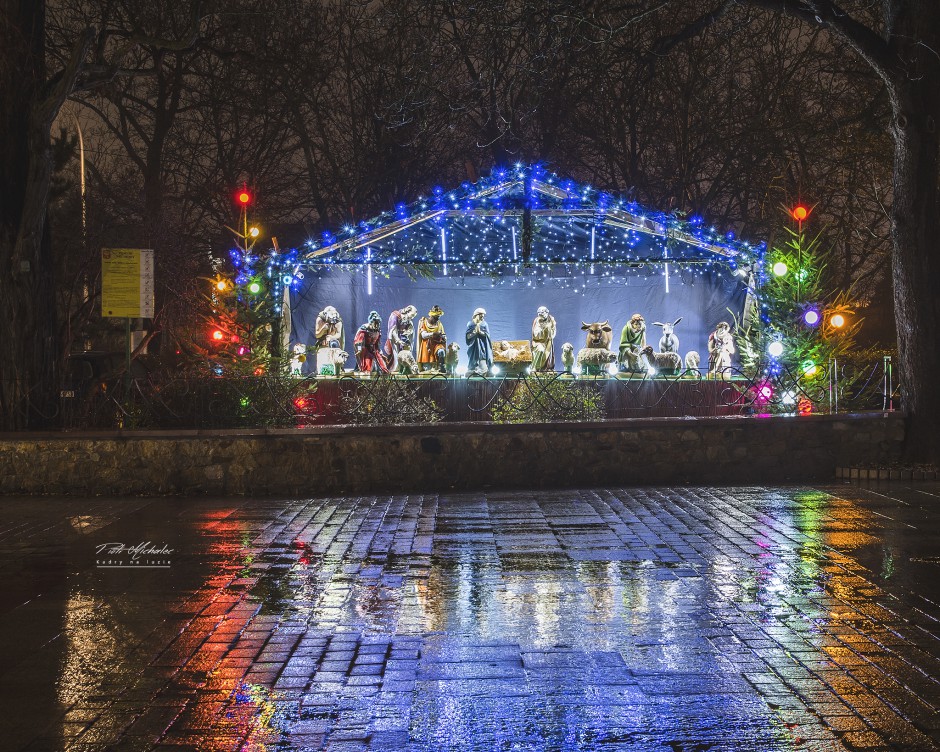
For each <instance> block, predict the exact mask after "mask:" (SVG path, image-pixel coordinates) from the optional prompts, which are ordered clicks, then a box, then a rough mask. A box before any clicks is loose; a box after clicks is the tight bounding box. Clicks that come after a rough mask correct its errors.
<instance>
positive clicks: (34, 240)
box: [0, 2, 55, 430]
mask: <svg viewBox="0 0 940 752" xmlns="http://www.w3.org/2000/svg"><path fill="white" fill-rule="evenodd" d="M0 13H2V18H0V20H2V25H0V28H3V29H5V30H7V29H9V30H15V31H16V33H15V34H14V33H10V34H8V36H9V37H10V40H9V41H10V44H9V45H7V44H5V45H3V46H2V52H0V91H2V92H4V94H3V101H2V107H0V109H2V111H3V114H2V115H0V118H2V119H0V144H3V146H2V158H3V159H2V163H3V170H2V171H0V320H2V321H3V326H2V327H0V427H2V428H4V429H7V430H9V429H13V428H22V427H25V426H26V425H28V423H29V422H30V417H31V416H33V415H35V413H36V412H37V411H38V412H39V413H40V414H41V413H42V412H45V411H48V410H49V409H50V405H49V404H47V403H48V395H46V397H47V398H46V399H42V395H43V392H44V391H45V392H48V390H43V389H42V387H41V384H42V379H43V377H44V376H45V377H46V378H48V377H49V376H50V374H49V372H48V371H49V369H50V368H51V365H52V364H51V362H50V361H49V360H47V357H46V356H47V355H49V354H50V351H53V350H54V347H53V343H54V337H55V319H54V310H55V308H54V302H53V301H54V298H53V294H52V289H51V287H50V286H49V285H48V284H46V282H47V281H48V278H47V277H46V276H45V275H47V274H49V275H51V273H52V269H51V265H48V266H49V268H46V269H43V265H44V263H48V260H49V259H48V258H47V256H48V252H49V243H48V240H47V239H46V238H45V235H46V232H45V231H46V212H45V207H46V200H47V197H48V193H49V183H50V180H51V176H52V156H51V145H50V139H49V131H48V126H47V128H46V133H45V138H43V136H42V133H41V124H40V121H41V120H42V114H43V113H42V109H41V108H40V107H38V106H37V105H38V104H39V102H40V101H41V99H42V96H43V84H44V83H45V66H44V61H43V55H44V27H45V24H44V20H45V7H44V3H42V2H36V3H17V2H4V3H3V5H2V7H0ZM43 295H44V296H46V297H45V300H43V299H41V297H40V296H43ZM49 308H51V309H52V311H53V319H52V321H45V320H43V319H44V318H45V316H47V315H48V313H49ZM53 359H54V358H53ZM37 398H38V399H37ZM44 403H45V404H44Z"/></svg>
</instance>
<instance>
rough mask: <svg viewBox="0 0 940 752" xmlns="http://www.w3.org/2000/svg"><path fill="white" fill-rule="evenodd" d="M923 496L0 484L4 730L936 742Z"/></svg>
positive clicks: (459, 744) (724, 742)
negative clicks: (100, 560) (113, 491)
mask: <svg viewBox="0 0 940 752" xmlns="http://www.w3.org/2000/svg"><path fill="white" fill-rule="evenodd" d="M938 502H940V485H938V484H936V483H932V484H931V483H922V484H917V485H911V484H907V485H905V484H903V483H891V484H881V485H878V486H872V487H871V488H865V487H859V486H832V487H819V488H811V487H786V488H768V487H735V488H714V487H707V488H675V489H673V488H607V489H585V490H580V491H578V490H575V491H557V492H552V491H548V492H538V493H535V492H513V493H505V492H486V493H474V494H447V495H441V496H437V495H390V496H377V497H351V498H339V497H337V498H329V499H317V498H308V499H237V500H232V499H163V498H161V499H131V500H129V499H56V498H41V499H20V498H5V499H0V567H2V572H0V574H2V577H0V583H2V584H0V588H2V595H3V598H0V612H2V614H3V617H4V618H3V619H0V674H2V681H0V701H2V702H3V707H4V709H5V711H6V712H5V713H4V715H3V717H2V719H0V738H2V739H3V740H4V741H3V743H2V747H3V749H4V750H6V749H10V750H18V749H23V750H40V751H41V750H53V749H55V750H63V749H67V750H70V751H71V750H75V751H76V752H79V751H81V750H89V751H90V750H95V752H104V751H105V750H171V749H172V750H177V751H178V750H187V749H192V750H196V749H198V750H211V752H219V751H221V750H261V749H267V750H272V751H273V750H289V749H294V750H307V749H309V750H384V751H386V752H394V751H397V750H402V751H407V752H421V751H424V750H427V751H428V752H432V751H433V752H438V751H440V750H467V751H468V752H469V751H474V752H475V751H477V750H479V752H489V751H490V750H494V749H507V750H508V749H519V750H529V749H531V750H555V749H558V750H631V751H635V752H645V751H646V750H649V751H651V752H652V751H654V750H655V751H656V752H691V751H693V750H694V751H695V752H705V750H708V751H709V752H718V751H720V750H729V751H731V750H733V751H737V750H741V751H742V752H743V751H744V750H747V751H748V752H750V750H762V751H766V752H783V750H788V751H789V750H813V752H825V751H826V750H833V751H834V752H845V751H846V750H866V751H867V752H886V751H888V750H894V751H897V750H915V751H917V750H940V504H938ZM147 541H149V542H151V543H153V544H155V545H156V546H160V545H162V544H164V543H165V544H166V545H167V546H168V547H169V548H172V549H173V553H172V555H171V557H170V558H171V565H170V567H169V568H168V569H142V568H139V567H138V568H136V570H135V568H134V566H133V565H131V564H130V563H129V562H127V566H126V567H125V568H121V569H100V568H99V567H98V566H97V565H96V551H97V548H98V547H99V546H101V545H102V544H104V543H112V544H113V543H114V542H123V543H125V544H127V545H129V546H133V545H136V544H139V543H140V542H147Z"/></svg>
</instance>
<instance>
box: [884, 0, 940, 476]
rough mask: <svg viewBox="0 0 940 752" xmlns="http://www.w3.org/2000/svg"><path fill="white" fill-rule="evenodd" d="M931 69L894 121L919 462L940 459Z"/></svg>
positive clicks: (935, 101)
mask: <svg viewBox="0 0 940 752" xmlns="http://www.w3.org/2000/svg"><path fill="white" fill-rule="evenodd" d="M934 15H935V16H937V18H936V19H935V21H936V22H937V23H940V14H937V13H935V14H934ZM910 38H915V39H916V37H910ZM927 68H928V70H925V71H923V75H922V76H921V77H920V78H915V80H911V79H910V78H908V79H907V80H905V81H903V82H901V83H900V84H899V85H898V86H897V90H896V91H897V94H898V96H897V99H896V102H895V122H894V131H895V161H894V204H893V211H892V235H893V238H892V239H893V241H894V254H893V259H892V260H893V275H894V306H895V322H896V325H897V333H898V359H899V360H900V376H901V380H902V381H901V383H902V398H903V404H904V407H905V409H906V410H907V412H908V415H909V422H908V429H909V434H908V441H907V451H908V456H909V459H911V460H914V461H928V460H931V461H937V460H938V458H940V441H938V435H937V430H938V426H937V421H938V420H940V389H938V388H937V379H938V378H940V326H938V322H940V253H938V243H940V201H938V175H940V172H938V167H940V165H938V149H940V143H938V139H937V122H938V120H940V70H938V66H937V65H936V61H934V65H932V66H927Z"/></svg>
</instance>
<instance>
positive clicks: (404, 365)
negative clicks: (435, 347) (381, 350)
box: [398, 350, 418, 376]
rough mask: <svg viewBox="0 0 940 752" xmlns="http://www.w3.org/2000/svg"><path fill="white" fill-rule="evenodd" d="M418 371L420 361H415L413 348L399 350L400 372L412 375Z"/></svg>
mask: <svg viewBox="0 0 940 752" xmlns="http://www.w3.org/2000/svg"><path fill="white" fill-rule="evenodd" d="M417 372H418V363H417V362H416V361H415V356H414V353H413V352H411V350H399V351H398V373H400V374H403V375H404V376H412V375H414V374H416V373H417Z"/></svg>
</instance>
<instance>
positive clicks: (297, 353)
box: [290, 344, 307, 376]
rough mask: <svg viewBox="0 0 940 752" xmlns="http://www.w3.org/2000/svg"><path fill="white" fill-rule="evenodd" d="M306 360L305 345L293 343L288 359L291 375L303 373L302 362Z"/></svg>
mask: <svg viewBox="0 0 940 752" xmlns="http://www.w3.org/2000/svg"><path fill="white" fill-rule="evenodd" d="M306 362H307V346H306V345H304V344H296V345H294V349H293V352H292V355H291V359H290V374H291V376H300V375H301V373H303V368H304V363H306Z"/></svg>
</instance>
